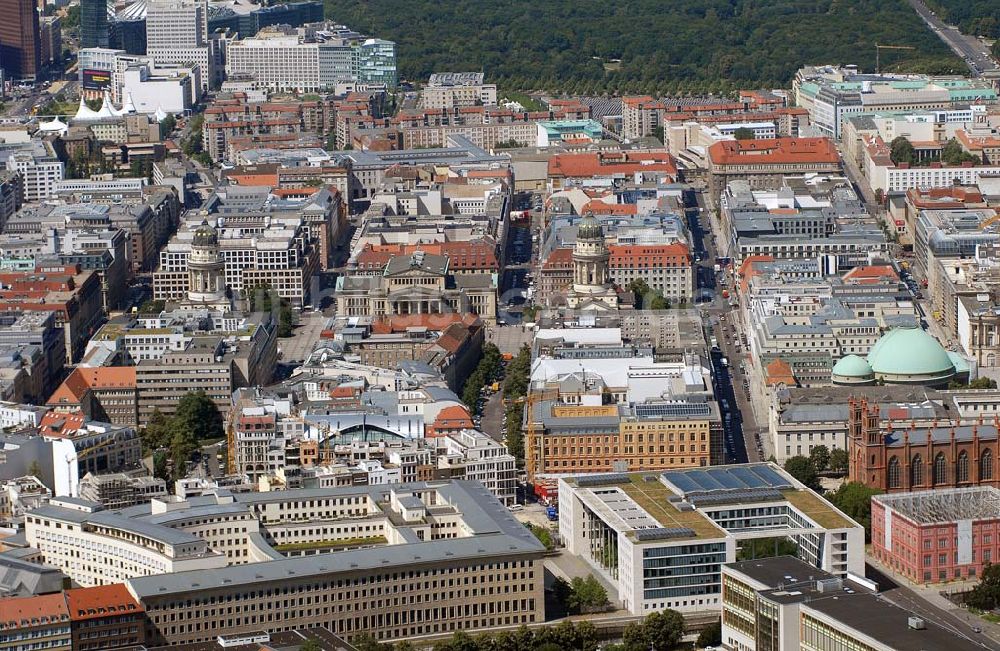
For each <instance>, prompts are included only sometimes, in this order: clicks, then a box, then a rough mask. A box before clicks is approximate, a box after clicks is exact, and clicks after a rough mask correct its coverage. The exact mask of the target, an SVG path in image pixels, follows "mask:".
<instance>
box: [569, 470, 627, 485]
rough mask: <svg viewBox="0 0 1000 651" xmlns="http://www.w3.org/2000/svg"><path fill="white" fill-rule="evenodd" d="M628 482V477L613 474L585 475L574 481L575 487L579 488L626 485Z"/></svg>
mask: <svg viewBox="0 0 1000 651" xmlns="http://www.w3.org/2000/svg"><path fill="white" fill-rule="evenodd" d="M628 482H629V478H628V475H625V474H622V473H615V474H611V475H587V476H584V477H577V479H576V485H577V486H580V487H587V486H608V485H609V484H627V483H628Z"/></svg>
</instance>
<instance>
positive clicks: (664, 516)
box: [559, 463, 865, 615]
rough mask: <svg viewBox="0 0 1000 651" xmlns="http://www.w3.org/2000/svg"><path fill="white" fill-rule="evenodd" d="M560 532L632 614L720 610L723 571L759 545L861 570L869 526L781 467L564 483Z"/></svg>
mask: <svg viewBox="0 0 1000 651" xmlns="http://www.w3.org/2000/svg"><path fill="white" fill-rule="evenodd" d="M559 533H560V535H561V536H562V539H563V541H564V542H565V544H566V549H567V550H568V551H569V552H570V553H572V554H575V555H577V556H580V557H582V558H583V559H584V560H585V561H586V562H587V563H588V565H590V566H591V567H592V568H593V569H594V570H595V571H597V572H599V573H600V574H601V575H602V576H603V577H604V578H605V579H607V580H608V581H610V582H611V583H612V585H614V586H615V587H616V588H617V591H618V594H617V596H618V599H620V600H621V601H622V603H623V604H624V606H625V608H626V609H627V610H628V611H629V612H630V613H631V614H633V615H644V614H647V613H650V612H654V611H659V610H662V609H664V608H671V609H674V610H678V611H680V612H682V613H683V612H698V611H713V610H715V611H717V610H718V609H719V608H720V606H721V605H722V568H723V566H724V565H725V564H726V563H731V562H733V561H734V560H735V559H736V555H737V551H738V549H739V547H740V545H741V544H743V543H744V542H746V541H751V540H753V539H757V538H774V537H781V538H787V539H789V540H791V541H793V542H795V543H796V545H797V547H798V551H797V553H798V556H799V558H801V559H802V560H803V561H804V563H803V565H805V566H807V567H810V568H814V569H815V570H816V571H817V572H819V571H827V572H830V574H831V575H832V576H837V577H845V576H847V575H848V574H849V573H853V574H862V575H863V573H864V554H865V551H864V542H865V535H864V529H863V527H862V526H861V525H859V524H858V523H856V522H854V521H853V520H851V519H850V518H848V517H847V516H845V515H844V514H843V513H841V512H840V511H838V510H837V509H836V508H834V507H833V506H832V505H831V504H830V503H829V502H827V501H826V500H825V499H823V498H822V497H820V496H819V495H818V494H816V493H814V492H813V491H812V490H810V489H808V488H806V487H805V486H803V485H802V484H801V483H799V482H798V481H796V480H795V479H794V478H792V477H791V476H790V475H789V474H788V473H786V472H784V471H783V470H781V469H780V468H778V466H777V465H775V464H768V463H757V464H743V465H735V466H726V467H712V468H702V469H691V470H672V471H667V472H640V473H628V474H625V473H615V474H603V475H583V476H576V477H566V478H563V479H560V480H559Z"/></svg>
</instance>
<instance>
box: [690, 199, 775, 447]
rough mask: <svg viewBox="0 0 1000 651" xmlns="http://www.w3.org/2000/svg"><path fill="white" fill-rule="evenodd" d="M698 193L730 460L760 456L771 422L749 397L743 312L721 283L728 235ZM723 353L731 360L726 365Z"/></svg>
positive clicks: (697, 237) (697, 236) (698, 249)
mask: <svg viewBox="0 0 1000 651" xmlns="http://www.w3.org/2000/svg"><path fill="white" fill-rule="evenodd" d="M695 198H696V206H697V208H696V209H691V210H689V211H688V225H689V227H690V229H691V239H692V243H693V246H694V249H695V253H696V254H698V255H700V257H701V261H700V262H698V263H696V274H697V283H698V288H697V290H696V292H695V296H696V297H699V298H706V299H707V298H710V300H709V301H706V302H704V303H699V304H697V305H696V306H697V307H699V308H700V309H701V311H702V316H703V318H704V319H705V329H706V338H708V339H709V344H710V345H711V338H712V337H714V338H715V339H716V342H717V344H718V348H717V349H716V350H713V351H712V354H711V361H712V370H713V376H714V378H715V387H714V389H715V393H716V398H717V399H718V401H719V408H720V412H721V416H722V423H723V432H724V436H725V451H726V461H727V462H729V463H745V462H747V461H759V460H760V458H761V455H760V454H759V453H758V451H757V444H756V438H755V434H756V433H757V432H758V431H760V428H759V426H758V422H764V423H765V424H766V420H765V421H758V420H757V418H758V416H757V415H756V414H755V413H754V409H753V406H752V403H751V401H749V400H747V396H746V391H745V389H744V380H745V379H746V376H745V375H744V372H743V371H742V369H741V368H740V364H741V362H742V360H743V351H742V346H741V350H737V348H736V347H737V344H741V342H740V340H739V337H738V332H743V330H742V329H738V328H737V323H738V322H737V321H736V319H737V317H738V313H737V311H735V310H733V309H732V308H731V307H730V305H729V304H728V302H727V300H726V299H724V298H723V297H722V291H723V290H725V289H726V288H725V287H724V286H721V285H720V283H721V282H727V281H725V278H726V276H727V275H728V274H725V273H720V274H717V273H716V272H715V264H716V261H717V259H718V257H719V253H718V249H717V243H718V242H720V241H722V238H721V233H720V232H719V229H718V226H717V224H716V223H715V222H716V220H715V219H714V218H712V217H711V213H710V212H709V211H708V210H707V209H706V207H705V199H706V197H705V195H704V193H701V192H698V193H696V194H695ZM705 222H708V225H709V228H708V229H705ZM723 359H725V360H726V362H727V363H728V366H726V365H723ZM747 381H749V380H747ZM765 416H766V412H765ZM765 458H766V457H765Z"/></svg>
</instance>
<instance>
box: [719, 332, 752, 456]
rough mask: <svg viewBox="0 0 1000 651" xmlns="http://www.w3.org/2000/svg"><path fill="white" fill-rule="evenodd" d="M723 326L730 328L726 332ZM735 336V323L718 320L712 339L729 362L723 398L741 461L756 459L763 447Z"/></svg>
mask: <svg viewBox="0 0 1000 651" xmlns="http://www.w3.org/2000/svg"><path fill="white" fill-rule="evenodd" d="M731 318H732V317H731V316H730V319H731ZM727 326H728V327H729V328H730V330H729V334H727V332H726V327H727ZM737 337H739V333H738V332H736V331H735V323H733V322H732V321H731V320H730V321H728V322H721V323H720V324H719V330H718V331H717V332H716V339H718V341H719V346H720V349H721V352H722V354H724V355H725V356H726V358H727V360H728V362H729V367H728V368H726V369H724V371H725V372H724V375H725V376H726V378H725V379H726V385H727V390H728V398H727V399H728V400H729V401H730V402H729V404H730V409H731V410H732V411H733V413H734V416H733V428H734V435H735V434H738V441H737V443H738V446H737V447H736V449H737V450H739V451H740V454H739V456H740V457H741V458H742V459H744V460H745V461H759V460H760V459H762V458H763V448H762V444H761V442H760V440H759V437H760V430H761V426H760V425H759V424H758V423H757V419H756V415H755V412H754V410H753V405H752V404H751V403H750V401H751V397H750V395H749V393H750V384H749V382H750V378H749V376H748V375H747V374H746V373H745V372H744V371H743V369H742V367H741V362H742V360H743V353H742V350H743V348H742V345H741V346H740V349H739V350H737V348H736V346H737Z"/></svg>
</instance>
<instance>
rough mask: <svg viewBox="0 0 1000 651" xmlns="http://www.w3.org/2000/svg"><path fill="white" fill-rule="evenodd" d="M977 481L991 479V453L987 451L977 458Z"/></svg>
mask: <svg viewBox="0 0 1000 651" xmlns="http://www.w3.org/2000/svg"><path fill="white" fill-rule="evenodd" d="M979 479H980V480H983V479H993V453H992V452H990V451H989V450H986V451H985V452H983V456H981V457H979Z"/></svg>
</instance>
